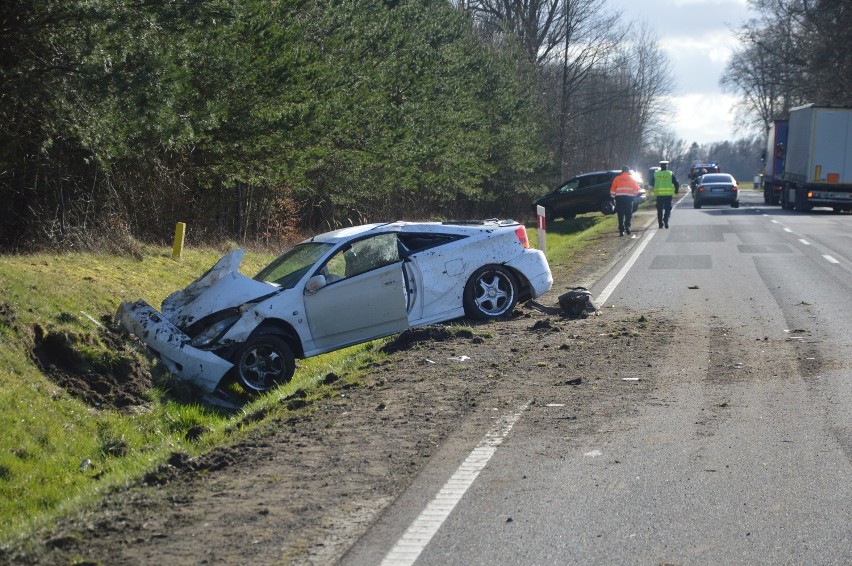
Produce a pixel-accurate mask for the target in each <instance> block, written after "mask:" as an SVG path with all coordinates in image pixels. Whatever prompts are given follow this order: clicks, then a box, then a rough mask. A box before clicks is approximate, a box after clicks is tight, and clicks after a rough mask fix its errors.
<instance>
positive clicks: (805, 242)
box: [799, 238, 811, 246]
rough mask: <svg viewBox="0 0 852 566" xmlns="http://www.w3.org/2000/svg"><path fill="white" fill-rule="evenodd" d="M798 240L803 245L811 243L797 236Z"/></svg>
mask: <svg viewBox="0 0 852 566" xmlns="http://www.w3.org/2000/svg"><path fill="white" fill-rule="evenodd" d="M799 241H800V242H802V244H803V245H805V246H810V245H811V243H810V242H809V241H807V240H805V239H804V238H799Z"/></svg>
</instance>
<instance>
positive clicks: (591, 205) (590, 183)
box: [577, 175, 599, 212]
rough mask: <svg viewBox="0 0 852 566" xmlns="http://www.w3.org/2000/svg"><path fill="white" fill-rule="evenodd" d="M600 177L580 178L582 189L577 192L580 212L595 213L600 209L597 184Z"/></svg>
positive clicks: (586, 176)
mask: <svg viewBox="0 0 852 566" xmlns="http://www.w3.org/2000/svg"><path fill="white" fill-rule="evenodd" d="M598 179H599V175H585V176H583V177H580V188H579V189H578V190H577V195H578V203H579V207H578V208H579V209H580V212H594V211H596V210H597V209H598V199H597V192H596V190H597V186H596V182H597V181H598Z"/></svg>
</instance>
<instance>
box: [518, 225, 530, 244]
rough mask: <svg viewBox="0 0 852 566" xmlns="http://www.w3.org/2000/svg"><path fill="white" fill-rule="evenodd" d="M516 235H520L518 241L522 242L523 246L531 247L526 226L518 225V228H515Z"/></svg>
mask: <svg viewBox="0 0 852 566" xmlns="http://www.w3.org/2000/svg"><path fill="white" fill-rule="evenodd" d="M515 236H517V237H518V241H519V242H520V243H521V245H522V246H524V247H525V248H528V247H530V241H529V239H528V238H527V229H526V227H525V226H518V227H517V228H515Z"/></svg>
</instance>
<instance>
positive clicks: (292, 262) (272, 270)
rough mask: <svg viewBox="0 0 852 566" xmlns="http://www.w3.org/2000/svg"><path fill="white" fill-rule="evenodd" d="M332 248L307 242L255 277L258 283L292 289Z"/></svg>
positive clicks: (278, 259) (275, 261)
mask: <svg viewBox="0 0 852 566" xmlns="http://www.w3.org/2000/svg"><path fill="white" fill-rule="evenodd" d="M331 247H332V245H331V244H320V243H317V242H307V243H304V244H299V245H297V246H294V247H293V248H291V249H290V250H289V251H287V252H285V253H284V254H282V255H280V256H278V257H277V258H276V259H275V260H274V261H273V262H272V263H270V264H269V265H267V266H266V267H264V268H263V269H261V270H260V273H258V274H257V275H255V276H254V278H255V279H256V280H257V281H263V282H265V283H272V284H274V285H278V286H280V287H283V288H284V289H290V288H292V287H293V286H294V285H296V283H298V282H299V280H300V279H301V278H302V276H304V275H305V273H307V272H308V271H310V269H311V267H313V265H314V264H315V263H316V262H317V260H319V259H320V258H321V257H322V256H324V255H325V253H326V252H327V251H328V250H329V249H330V248H331Z"/></svg>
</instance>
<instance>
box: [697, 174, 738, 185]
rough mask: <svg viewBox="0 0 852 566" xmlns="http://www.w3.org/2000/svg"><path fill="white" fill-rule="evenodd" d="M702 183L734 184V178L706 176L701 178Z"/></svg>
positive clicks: (728, 176)
mask: <svg viewBox="0 0 852 566" xmlns="http://www.w3.org/2000/svg"><path fill="white" fill-rule="evenodd" d="M701 182H702V183H731V184H733V183H734V178H733V177H731V176H730V175H704V176H703V177H701Z"/></svg>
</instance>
